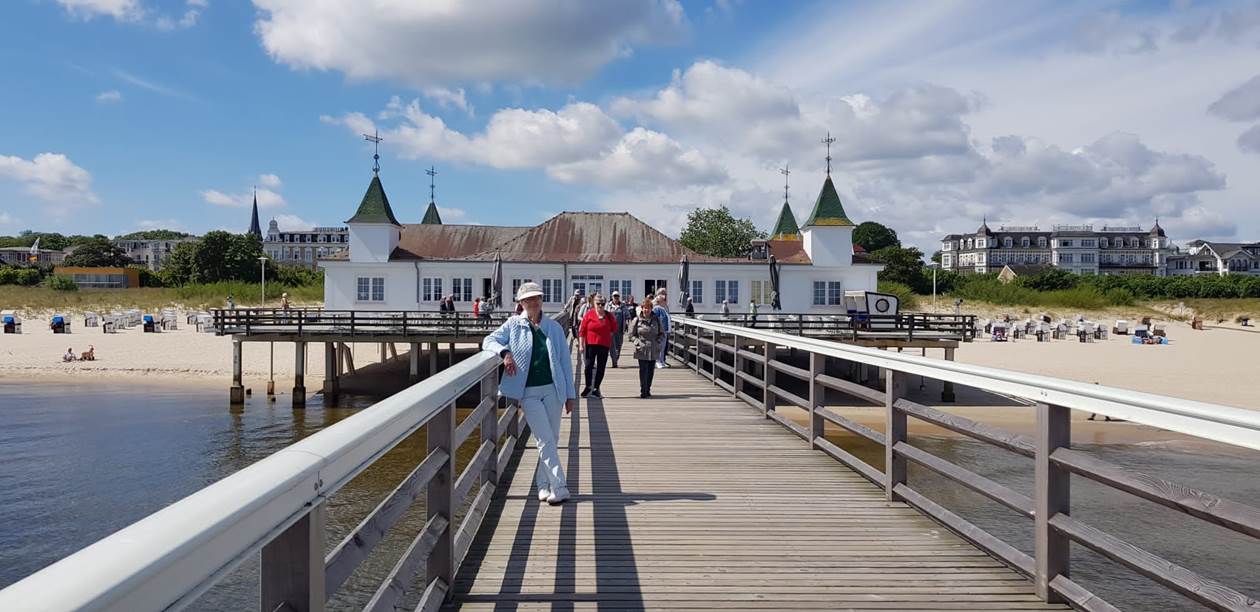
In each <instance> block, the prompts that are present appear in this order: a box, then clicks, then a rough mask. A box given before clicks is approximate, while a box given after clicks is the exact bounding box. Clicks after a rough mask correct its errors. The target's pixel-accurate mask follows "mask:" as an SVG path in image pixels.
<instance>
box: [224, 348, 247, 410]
mask: <svg viewBox="0 0 1260 612" xmlns="http://www.w3.org/2000/svg"><path fill="white" fill-rule="evenodd" d="M241 344H242V343H241V341H240V340H239V339H237V338H232V388H231V389H230V391H229V393H228V401H229V402H230V403H233V404H244V403H245V385H244V384H243V383H242V382H241V369H242V364H241Z"/></svg>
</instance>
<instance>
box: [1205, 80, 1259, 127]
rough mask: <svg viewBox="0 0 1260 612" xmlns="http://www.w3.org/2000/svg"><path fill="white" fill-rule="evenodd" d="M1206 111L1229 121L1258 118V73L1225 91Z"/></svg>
mask: <svg viewBox="0 0 1260 612" xmlns="http://www.w3.org/2000/svg"><path fill="white" fill-rule="evenodd" d="M1208 112H1209V113H1212V114H1213V115H1216V116H1217V117H1221V118H1222V119H1228V120H1230V121H1252V120H1254V119H1260V75H1256V76H1254V77H1251V79H1249V80H1248V81H1247V82H1245V83H1243V84H1242V85H1239V86H1238V87H1235V88H1233V89H1231V90H1229V91H1227V92H1225V94H1224V95H1222V96H1221V97H1220V99H1218V100H1217V101H1215V102H1213V103H1212V105H1211V106H1209V107H1208Z"/></svg>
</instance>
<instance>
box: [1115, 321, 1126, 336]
mask: <svg viewBox="0 0 1260 612" xmlns="http://www.w3.org/2000/svg"><path fill="white" fill-rule="evenodd" d="M1111 333H1113V334H1115V335H1117V336H1127V335H1129V322H1128V321H1125V320H1123V319H1121V320H1118V321H1116V326H1115V327H1112V328H1111Z"/></svg>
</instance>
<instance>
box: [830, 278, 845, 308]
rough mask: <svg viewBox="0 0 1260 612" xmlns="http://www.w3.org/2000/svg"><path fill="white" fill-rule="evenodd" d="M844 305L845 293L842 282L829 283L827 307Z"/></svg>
mask: <svg viewBox="0 0 1260 612" xmlns="http://www.w3.org/2000/svg"><path fill="white" fill-rule="evenodd" d="M842 304H844V291H843V289H842V288H841V286H840V281H827V305H828V306H840V305H842Z"/></svg>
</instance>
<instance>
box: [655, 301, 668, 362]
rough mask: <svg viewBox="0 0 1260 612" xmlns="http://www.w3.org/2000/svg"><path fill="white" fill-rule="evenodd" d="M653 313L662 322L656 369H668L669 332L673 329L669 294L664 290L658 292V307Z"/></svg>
mask: <svg viewBox="0 0 1260 612" xmlns="http://www.w3.org/2000/svg"><path fill="white" fill-rule="evenodd" d="M652 313H653V314H655V315H656V316H657V317H658V318H660V320H661V337H660V341H659V342H657V344H659V345H660V356H659V357H657V359H656V368H657V369H660V368H668V367H669V364H668V363H665V355H666V353H667V352H668V351H669V330H670V328H671V325H670V322H669V293H668V292H666V291H665V290H664V289H660V290H658V291H657V292H656V306H654V307H653V308H652Z"/></svg>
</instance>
